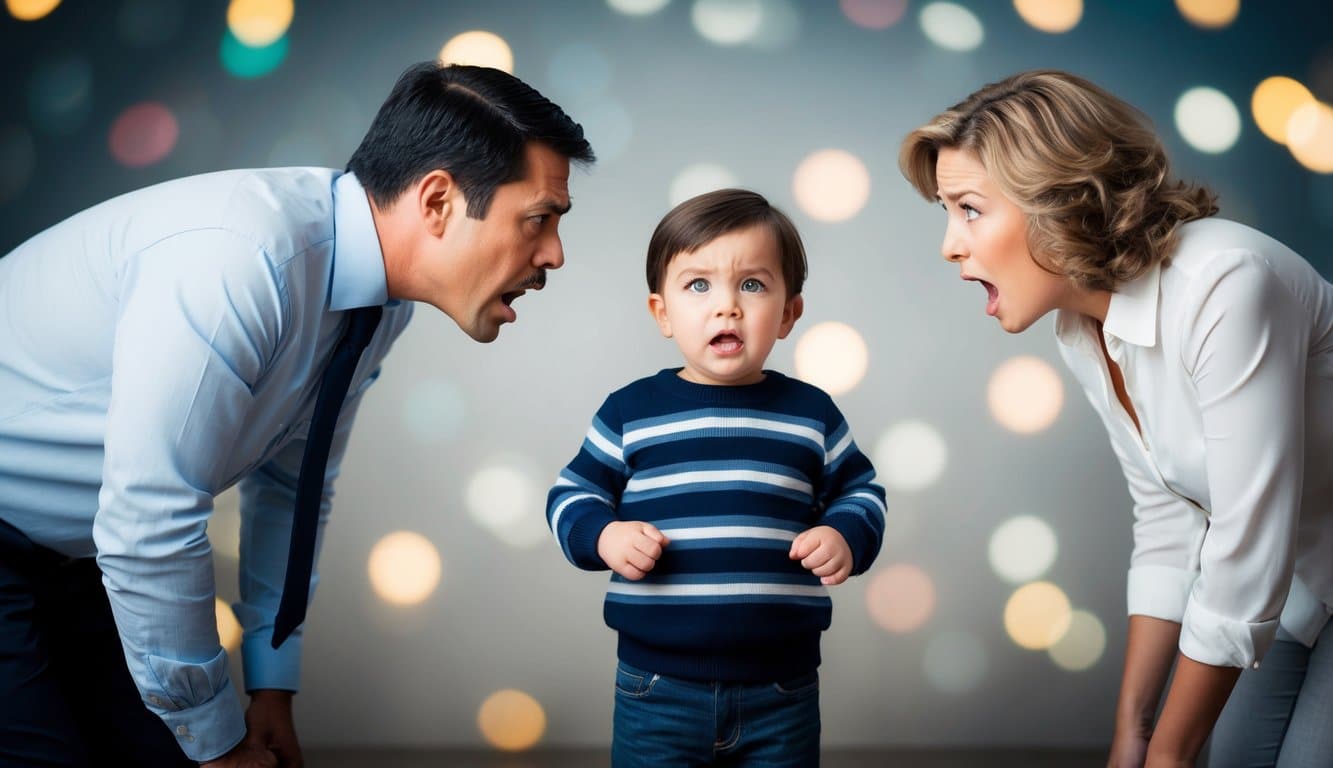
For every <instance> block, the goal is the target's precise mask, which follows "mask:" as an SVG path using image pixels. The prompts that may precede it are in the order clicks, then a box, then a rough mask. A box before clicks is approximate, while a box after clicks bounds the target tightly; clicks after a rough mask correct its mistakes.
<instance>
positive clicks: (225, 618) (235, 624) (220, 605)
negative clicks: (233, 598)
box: [213, 597, 241, 653]
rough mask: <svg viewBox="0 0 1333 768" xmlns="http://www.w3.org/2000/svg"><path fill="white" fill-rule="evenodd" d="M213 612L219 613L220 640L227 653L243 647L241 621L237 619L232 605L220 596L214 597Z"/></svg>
mask: <svg viewBox="0 0 1333 768" xmlns="http://www.w3.org/2000/svg"><path fill="white" fill-rule="evenodd" d="M213 612H214V613H215V614H216V615H217V622H218V642H219V643H221V644H222V647H223V648H226V649H227V653H235V652H236V650H237V649H238V648H240V647H241V622H239V621H237V620H236V614H235V613H232V610H231V606H230V605H227V604H226V603H225V602H223V600H222V598H220V597H215V598H213Z"/></svg>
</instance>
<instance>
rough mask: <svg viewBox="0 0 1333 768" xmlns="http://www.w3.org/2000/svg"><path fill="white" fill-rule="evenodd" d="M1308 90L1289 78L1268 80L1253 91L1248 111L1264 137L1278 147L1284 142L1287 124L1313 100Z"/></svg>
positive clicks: (1312, 95) (1271, 78)
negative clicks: (1300, 109)
mask: <svg viewBox="0 0 1333 768" xmlns="http://www.w3.org/2000/svg"><path fill="white" fill-rule="evenodd" d="M1314 100H1315V98H1314V94H1312V93H1310V89H1309V88H1306V87H1305V86H1304V85H1301V84H1300V83H1299V82H1297V81H1296V80H1293V79H1291V78H1290V77H1280V76H1279V77H1270V78H1266V79H1265V80H1264V81H1263V82H1262V83H1259V85H1258V86H1256V87H1255V89H1254V95H1253V96H1251V97H1250V112H1251V113H1252V114H1253V115H1254V122H1255V124H1257V125H1258V126H1259V130H1260V131H1262V132H1263V134H1264V135H1265V136H1267V137H1268V138H1270V139H1272V140H1273V141H1276V142H1277V143H1279V144H1286V143H1287V124H1288V123H1289V122H1290V121H1291V116H1292V114H1293V113H1295V111H1296V110H1297V109H1298V108H1300V107H1301V106H1303V105H1305V104H1308V103H1310V102H1312V101H1314Z"/></svg>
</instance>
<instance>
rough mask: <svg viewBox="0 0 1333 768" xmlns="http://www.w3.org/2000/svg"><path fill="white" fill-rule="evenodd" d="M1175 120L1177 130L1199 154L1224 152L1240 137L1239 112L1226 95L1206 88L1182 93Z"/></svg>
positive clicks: (1198, 87)
mask: <svg viewBox="0 0 1333 768" xmlns="http://www.w3.org/2000/svg"><path fill="white" fill-rule="evenodd" d="M1175 120H1176V130H1178V131H1180V135H1181V136H1182V137H1184V139H1185V141H1186V142H1188V143H1189V145H1190V146H1191V147H1194V148H1195V149H1197V150H1199V151H1200V152H1207V153H1209V154H1219V153H1221V152H1225V151H1227V150H1228V149H1231V148H1232V147H1233V146H1235V144H1236V140H1237V139H1239V138H1240V110H1238V109H1236V104H1235V103H1234V102H1232V101H1231V99H1230V98H1229V97H1228V96H1227V95H1226V94H1225V93H1222V92H1221V91H1219V90H1217V89H1216V88H1209V87H1208V86H1206V85H1201V86H1197V87H1195V88H1191V89H1189V90H1187V91H1185V92H1184V93H1183V94H1181V96H1180V98H1179V99H1178V100H1176V109H1175Z"/></svg>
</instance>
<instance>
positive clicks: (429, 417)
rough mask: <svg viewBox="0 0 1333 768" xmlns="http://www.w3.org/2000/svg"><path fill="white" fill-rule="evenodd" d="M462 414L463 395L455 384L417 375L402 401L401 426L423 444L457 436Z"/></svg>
mask: <svg viewBox="0 0 1333 768" xmlns="http://www.w3.org/2000/svg"><path fill="white" fill-rule="evenodd" d="M466 418H467V399H466V398H465V397H464V395H463V391H462V390H461V389H459V387H458V385H456V384H454V383H453V382H452V381H449V380H447V379H441V378H427V379H421V380H419V381H417V382H416V383H415V384H413V385H412V389H411V390H410V391H409V392H408V393H407V398H406V399H405V400H404V401H403V426H405V427H407V431H408V432H409V433H411V435H412V437H413V438H415V439H416V441H417V442H419V443H424V444H426V445H435V444H439V443H445V442H448V441H450V440H453V439H454V438H456V437H458V434H459V431H460V430H461V428H462V426H463V423H464V421H465V420H466Z"/></svg>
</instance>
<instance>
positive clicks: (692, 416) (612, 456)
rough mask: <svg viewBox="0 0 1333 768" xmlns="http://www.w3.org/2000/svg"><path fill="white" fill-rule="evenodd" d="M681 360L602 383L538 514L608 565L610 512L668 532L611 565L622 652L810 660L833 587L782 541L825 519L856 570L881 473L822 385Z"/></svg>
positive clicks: (786, 668) (767, 672)
mask: <svg viewBox="0 0 1333 768" xmlns="http://www.w3.org/2000/svg"><path fill="white" fill-rule="evenodd" d="M678 371H679V369H668V370H664V371H661V372H660V373H658V374H657V375H655V376H650V377H648V378H644V379H640V380H638V381H635V382H633V383H632V384H630V385H628V386H626V387H624V388H622V389H620V390H618V391H616V392H613V393H612V394H611V395H610V396H609V397H607V399H606V402H605V403H603V405H602V407H601V408H600V409H599V410H598V411H597V416H596V417H595V418H594V419H593V423H592V427H591V428H590V429H589V430H588V434H587V437H586V438H585V439H584V441H583V446H582V448H581V449H580V450H579V453H578V455H577V456H575V457H574V460H573V461H571V462H570V463H569V466H567V467H565V468H564V469H563V470H562V471H561V472H560V477H559V479H558V480H557V481H556V484H555V486H554V487H552V488H551V491H550V494H549V495H548V497H547V503H546V519H547V523H548V524H549V525H550V527H551V530H552V532H554V534H555V537H556V540H557V541H559V543H560V547H561V549H563V550H564V553H565V557H567V558H569V560H570V562H572V563H574V564H575V565H577V566H578V567H580V568H584V569H587V570H606V569H607V565H606V563H605V562H603V561H602V558H601V557H600V556H599V555H598V554H597V539H598V537H599V536H600V535H601V532H602V529H603V528H605V527H606V525H607V524H608V523H610V522H613V521H615V520H642V521H646V522H650V523H652V524H653V525H655V526H657V527H658V528H659V529H661V531H662V532H663V533H664V534H665V535H666V536H667V538H669V539H670V540H671V543H670V544H669V545H667V547H666V548H665V549H664V550H663V554H662V558H661V559H660V560H658V562H657V565H656V566H655V567H654V568H653V570H652V571H650V572H649V573H648V575H647V576H645V577H644V578H643V579H642V580H640V581H629V580H627V579H624V578H622V577H621V576H620V575H618V574H614V573H613V574H612V575H611V584H610V586H609V587H608V589H607V595H606V602H605V608H604V616H605V618H606V623H607V625H608V626H610V627H611V628H612V629H615V630H617V631H618V632H619V636H620V643H619V656H620V658H621V660H623V661H624V662H626V663H627V664H632V665H634V666H636V667H640V668H643V669H648V670H651V671H654V672H657V673H659V674H665V675H672V676H676V677H684V678H690V679H697V680H722V681H770V680H780V679H784V678H789V677H792V676H795V675H799V674H803V673H806V672H810V671H813V670H814V669H815V668H816V667H818V666H819V635H820V633H821V632H822V631H824V630H825V629H827V628H828V626H829V619H830V617H831V615H832V603H831V602H830V600H829V596H828V591H827V589H826V588H825V587H824V586H823V585H822V584H820V583H819V577H817V576H814V575H813V574H811V573H810V572H809V571H807V570H805V569H804V568H802V567H801V564H800V563H799V562H798V561H795V560H791V559H789V558H788V557H787V552H788V550H790V548H791V542H792V539H794V538H795V537H796V535H797V534H798V533H800V532H801V531H804V530H806V529H808V528H811V527H813V526H816V525H828V526H831V527H833V528H835V529H837V530H838V532H839V533H841V534H842V536H843V538H845V539H846V540H847V544H848V545H849V546H850V547H851V551H852V557H853V567H852V573H853V574H859V573H862V572H864V571H865V570H866V569H867V568H868V567H870V564H871V562H873V561H874V559H875V555H876V554H877V553H878V552H879V547H880V541H881V539H882V537H883V533H884V489H883V488H881V487H880V486H879V485H876V484H875V483H874V477H875V469H874V467H872V466H871V464H870V460H869V459H867V458H866V456H865V455H864V454H862V453H861V451H860V450H858V449H857V447H856V443H855V442H854V441H853V440H852V436H851V432H850V431H849V430H848V428H847V423H846V421H845V420H844V419H843V417H842V414H841V413H840V412H839V411H838V408H837V406H836V405H834V404H833V400H832V399H831V398H829V396H828V395H827V394H825V393H824V392H823V391H822V390H820V389H818V388H816V387H813V386H811V385H809V384H806V383H804V382H801V381H798V380H796V379H792V378H788V377H786V376H783V375H782V374H780V373H776V372H773V371H766V374H767V375H766V377H765V379H764V380H763V381H762V382H760V383H758V384H751V385H745V386H733V387H727V386H709V385H704V384H695V383H693V382H689V381H686V380H684V379H682V378H680V377H679V376H678V375H677V373H678Z"/></svg>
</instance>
